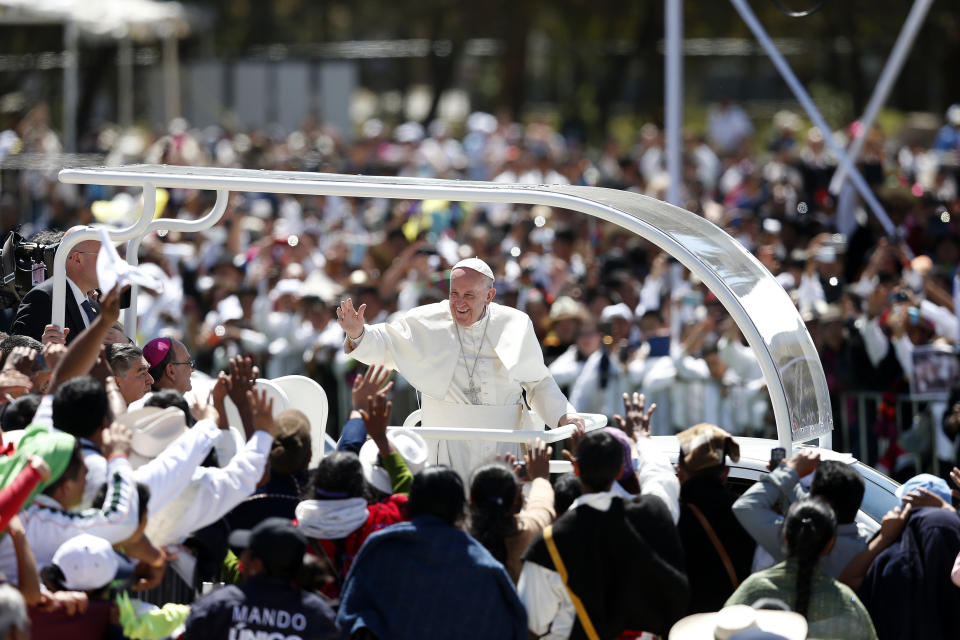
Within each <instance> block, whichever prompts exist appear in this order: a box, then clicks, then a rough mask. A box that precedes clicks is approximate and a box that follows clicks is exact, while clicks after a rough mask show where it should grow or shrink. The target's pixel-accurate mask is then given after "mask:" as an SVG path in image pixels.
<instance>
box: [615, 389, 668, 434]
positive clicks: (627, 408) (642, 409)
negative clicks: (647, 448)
mask: <svg viewBox="0 0 960 640" xmlns="http://www.w3.org/2000/svg"><path fill="white" fill-rule="evenodd" d="M646 404H647V397H646V396H645V395H643V394H642V393H636V392H634V394H633V397H632V398H631V396H630V394H628V393H625V394H623V408H624V412H625V413H626V414H627V417H626V418H624V417H623V416H621V415H620V414H616V415H615V416H613V421H614V422H615V423H616V425H617V427H618V428H619V429H620V430H621V431H623V432H624V433H625V434H627V437H629V438H630V439H631V440H636V439H637V438H646V437H649V436H650V418H652V417H653V412H654V411H656V410H657V403H653V404H652V405H650V408H649V409H647V408H646Z"/></svg>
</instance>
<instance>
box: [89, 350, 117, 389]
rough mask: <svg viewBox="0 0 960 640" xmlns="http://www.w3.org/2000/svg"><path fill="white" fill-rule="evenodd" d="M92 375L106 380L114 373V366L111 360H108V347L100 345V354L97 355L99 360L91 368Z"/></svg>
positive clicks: (102, 380) (103, 380)
mask: <svg viewBox="0 0 960 640" xmlns="http://www.w3.org/2000/svg"><path fill="white" fill-rule="evenodd" d="M90 375H91V376H93V377H94V378H96V379H97V380H99V381H101V382H106V381H107V378H109V377H110V376H112V375H113V368H111V367H110V362H109V361H108V360H107V350H106V347H103V346H101V347H100V355H99V356H97V361H96V362H95V363H94V364H93V368H92V369H90Z"/></svg>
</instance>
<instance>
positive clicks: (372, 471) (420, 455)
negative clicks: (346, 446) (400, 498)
mask: <svg viewBox="0 0 960 640" xmlns="http://www.w3.org/2000/svg"><path fill="white" fill-rule="evenodd" d="M387 440H389V441H390V444H392V445H393V448H394V449H396V450H397V453H399V454H400V457H401V458H403V461H404V462H406V463H407V467H409V469H410V473H413V474H416V473H417V472H419V471H420V470H421V469H423V468H424V467H425V466H426V464H427V451H428V450H427V443H426V442H425V441H424V439H423V438H422V437H420V434H418V433H416V432H415V431H413V430H412V429H391V430H389V431H387ZM378 454H379V451H378V450H377V445H376V443H375V442H374V441H373V440H367V441H366V442H365V443H364V444H363V446H362V447H361V448H360V464H361V465H363V477H364V478H366V479H367V482H369V483H370V484H371V485H373V486H374V487H376V488H377V489H379V490H380V491H382V492H384V493H393V486H392V485H391V484H390V474H388V473H387V470H386V469H384V468H383V467H381V466H380V464H379V462H378V460H377V456H378Z"/></svg>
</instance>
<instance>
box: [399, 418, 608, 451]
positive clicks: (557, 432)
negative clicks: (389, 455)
mask: <svg viewBox="0 0 960 640" xmlns="http://www.w3.org/2000/svg"><path fill="white" fill-rule="evenodd" d="M581 415H583V414H581ZM589 415H593V414H589ZM586 422H587V425H586V429H585V431H587V432H590V431H595V430H597V429H602V428H603V427H605V426H606V418H605V417H604V419H603V420H602V421H600V420H595V419H589V420H587V421H586ZM410 428H413V429H415V430H416V433H418V434H420V436H421V437H422V438H425V439H427V440H483V441H485V442H508V443H519V444H522V443H524V442H527V441H528V440H533V439H535V438H540V439H541V440H543V441H544V442H546V443H547V444H552V443H554V442H559V441H561V440H566V439H567V438H569V437H570V436H572V435H573V432H574V431H575V430H576V427H575V426H574V425H572V424H566V425H564V426H562V427H557V428H555V429H550V430H549V431H541V430H538V429H513V430H512V429H477V428H468V427H387V430H393V429H410Z"/></svg>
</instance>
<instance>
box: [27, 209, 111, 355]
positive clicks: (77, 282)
mask: <svg viewBox="0 0 960 640" xmlns="http://www.w3.org/2000/svg"><path fill="white" fill-rule="evenodd" d="M84 228H85V227H83V226H77V227H72V228H71V229H69V230H68V231H67V232H66V233H50V232H41V234H43V237H40V235H41V234H37V236H35V237H34V238H31V240H32V241H34V242H37V243H41V242H42V243H43V244H45V245H50V244H55V243H57V242H61V241H62V240H63V239H65V238H67V237H69V235H70V234H71V233H73V232H75V231H79V230H81V229H84ZM99 252H100V242H99V241H98V240H84V241H83V242H80V243H78V244H77V245H76V246H75V247H73V249H71V250H70V253H69V254H67V292H66V296H67V302H66V314H65V316H64V327H62V329H63V331H59V330H55V329H56V328H55V329H50V330H49V331H48V332H47V338H48V341H53V342H59V341H61V339H65V340H66V343H67V344H69V343H70V342H71V341H72V340H73V338H75V337H76V336H77V335H78V334H79V333H80V332H81V331H83V330H84V329H85V328H87V327H88V326H89V325H90V323H91V322H93V319H94V318H96V317H97V314H98V313H100V305H99V303H97V301H96V300H94V299H92V298H91V297H90V294H91V293H93V291H94V290H95V289H96V288H97V254H98V253H99ZM52 311H53V278H48V279H47V280H44V281H43V282H41V283H40V284H38V285H37V286H35V287H34V288H33V289H31V290H30V291H28V292H27V294H26V295H25V296H24V297H23V300H21V302H20V307H19V308H18V309H17V316H16V318H15V319H14V321H13V325H12V326H11V327H10V333H14V334H20V335H25V336H30V337H31V338H34V339H36V340H41V339H42V338H43V337H44V330H45V328H46V327H47V325H49V324H51V314H52Z"/></svg>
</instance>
